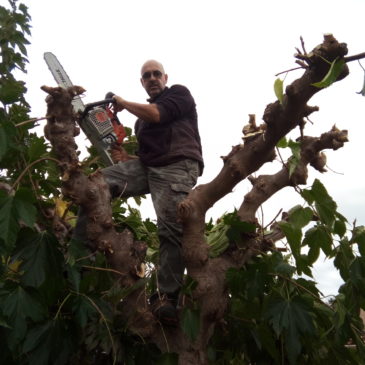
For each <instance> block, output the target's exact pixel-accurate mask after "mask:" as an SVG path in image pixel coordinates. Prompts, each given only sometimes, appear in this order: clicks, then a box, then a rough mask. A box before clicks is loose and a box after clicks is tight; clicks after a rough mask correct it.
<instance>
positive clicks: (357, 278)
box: [350, 257, 365, 291]
mask: <svg viewBox="0 0 365 365" xmlns="http://www.w3.org/2000/svg"><path fill="white" fill-rule="evenodd" d="M350 280H351V282H352V283H353V285H354V287H355V288H357V289H358V290H359V291H362V290H363V288H364V287H365V258H364V257H356V258H355V260H354V261H353V262H352V263H351V266H350Z"/></svg>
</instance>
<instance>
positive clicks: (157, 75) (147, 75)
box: [142, 70, 162, 81]
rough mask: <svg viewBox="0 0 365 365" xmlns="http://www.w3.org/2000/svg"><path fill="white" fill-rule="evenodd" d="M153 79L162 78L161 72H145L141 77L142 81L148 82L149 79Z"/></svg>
mask: <svg viewBox="0 0 365 365" xmlns="http://www.w3.org/2000/svg"><path fill="white" fill-rule="evenodd" d="M152 75H153V77H154V78H155V79H160V78H161V77H162V72H161V71H158V70H155V71H152V72H151V71H147V72H145V73H144V74H143V75H142V79H143V80H145V81H146V80H149V79H150V78H151V77H152Z"/></svg>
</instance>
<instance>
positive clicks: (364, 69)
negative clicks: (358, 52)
mask: <svg viewBox="0 0 365 365" xmlns="http://www.w3.org/2000/svg"><path fill="white" fill-rule="evenodd" d="M357 61H358V62H359V65H360V67H361V68H362V69H363V71H364V72H365V68H364V66H363V65H362V64H361V62H360V60H357Z"/></svg>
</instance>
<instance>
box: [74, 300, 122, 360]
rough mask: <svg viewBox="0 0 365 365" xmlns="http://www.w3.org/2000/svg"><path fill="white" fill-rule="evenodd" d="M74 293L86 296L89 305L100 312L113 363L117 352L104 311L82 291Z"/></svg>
mask: <svg viewBox="0 0 365 365" xmlns="http://www.w3.org/2000/svg"><path fill="white" fill-rule="evenodd" d="M75 294H77V295H81V296H83V297H84V298H86V299H87V300H88V301H89V302H90V303H91V305H92V306H93V307H94V308H95V309H96V311H97V312H98V313H99V314H100V317H101V319H102V320H103V322H104V324H105V327H106V329H107V331H108V334H109V338H110V342H111V345H112V349H113V365H115V363H116V361H117V353H116V349H115V343H114V339H113V336H112V333H111V331H110V328H109V325H108V321H107V320H106V318H105V316H104V313H103V312H102V310H101V309H100V308H99V307H98V306H97V304H96V303H95V302H94V301H93V300H92V299H91V298H90V297H88V296H87V295H85V294H82V293H75Z"/></svg>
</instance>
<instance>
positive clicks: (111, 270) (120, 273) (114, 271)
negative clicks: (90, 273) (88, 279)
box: [82, 265, 126, 276]
mask: <svg viewBox="0 0 365 365" xmlns="http://www.w3.org/2000/svg"><path fill="white" fill-rule="evenodd" d="M82 267H84V268H85V269H93V270H99V271H107V272H113V273H115V274H118V275H122V276H123V275H126V273H123V272H121V271H118V270H114V269H107V268H104V267H98V266H89V265H82Z"/></svg>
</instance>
